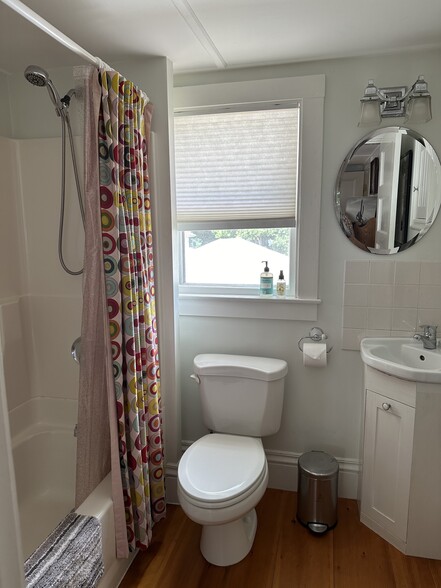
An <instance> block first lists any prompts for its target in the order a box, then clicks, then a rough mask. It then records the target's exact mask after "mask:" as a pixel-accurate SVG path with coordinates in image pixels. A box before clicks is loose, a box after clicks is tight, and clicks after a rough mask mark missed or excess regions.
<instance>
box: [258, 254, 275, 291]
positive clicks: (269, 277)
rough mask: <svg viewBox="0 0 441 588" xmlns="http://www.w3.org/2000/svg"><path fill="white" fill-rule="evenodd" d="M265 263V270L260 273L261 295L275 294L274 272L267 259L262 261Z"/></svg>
mask: <svg viewBox="0 0 441 588" xmlns="http://www.w3.org/2000/svg"><path fill="white" fill-rule="evenodd" d="M262 263H264V264H265V267H264V269H263V272H262V273H261V274H260V295H261V296H272V295H273V274H272V273H271V272H270V270H269V267H268V262H267V261H262Z"/></svg>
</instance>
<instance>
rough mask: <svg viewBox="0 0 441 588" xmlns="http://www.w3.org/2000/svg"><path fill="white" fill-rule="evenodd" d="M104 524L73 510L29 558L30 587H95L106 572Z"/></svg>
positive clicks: (26, 578)
mask: <svg viewBox="0 0 441 588" xmlns="http://www.w3.org/2000/svg"><path fill="white" fill-rule="evenodd" d="M102 551H103V550H102V540H101V525H100V522H99V521H98V519H96V518H95V517H89V516H85V515H79V514H77V513H75V512H73V513H70V514H68V515H67V517H66V518H65V519H64V520H63V521H61V523H60V524H59V525H58V527H57V528H56V529H55V530H54V531H52V533H51V534H50V535H49V537H48V538H47V539H45V540H44V541H43V543H42V544H41V545H40V546H39V547H37V549H36V550H35V551H34V552H33V553H32V554H31V555H30V556H29V557H28V559H27V560H26V561H25V565H24V571H25V580H26V587H27V588H80V587H81V588H94V587H95V586H97V585H98V582H99V580H100V578H101V577H102V575H103V574H104V565H103V556H102Z"/></svg>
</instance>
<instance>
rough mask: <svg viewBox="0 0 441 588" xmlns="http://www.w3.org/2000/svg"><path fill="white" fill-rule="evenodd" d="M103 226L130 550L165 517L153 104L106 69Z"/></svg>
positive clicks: (101, 140)
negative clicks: (152, 173)
mask: <svg viewBox="0 0 441 588" xmlns="http://www.w3.org/2000/svg"><path fill="white" fill-rule="evenodd" d="M100 84H101V109H100V121H99V163H100V197H101V227H102V239H103V254H104V272H105V281H106V293H107V305H108V316H109V327H110V337H111V341H112V355H113V372H114V379H115V394H116V407H117V415H118V434H119V451H120V462H121V463H120V465H121V477H122V485H123V494H124V504H125V512H126V524H127V537H128V543H129V549H130V550H131V551H132V550H134V549H135V548H136V547H138V548H141V549H143V548H144V549H145V548H147V546H148V545H149V543H150V540H151V536H152V527H153V524H154V523H155V522H156V521H158V520H160V519H161V518H162V517H163V516H165V491H164V463H163V439H162V418H161V396H160V376H159V357H158V333H157V324H156V313H155V283H154V263H153V247H152V245H153V244H152V223H151V208H150V204H151V202H150V192H149V172H148V161H147V155H148V153H147V151H148V144H149V141H148V139H149V134H150V121H151V105H150V104H148V98H147V97H146V96H145V94H144V93H143V92H142V91H141V90H139V89H138V88H137V87H136V86H135V85H134V84H133V83H132V82H130V81H128V80H125V79H124V78H123V77H122V76H121V75H120V74H119V73H117V72H115V71H101V75H100Z"/></svg>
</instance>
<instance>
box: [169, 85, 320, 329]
mask: <svg viewBox="0 0 441 588" xmlns="http://www.w3.org/2000/svg"><path fill="white" fill-rule="evenodd" d="M324 97H325V76H324V75H311V76H300V77H292V78H273V79H262V80H252V81H246V82H227V83H214V84H206V85H195V86H182V87H175V88H174V108H175V112H191V111H195V112H199V111H201V110H202V109H204V108H205V109H213V108H216V107H217V108H219V109H222V108H226V107H232V108H240V107H241V106H243V107H244V109H246V108H248V107H249V105H251V104H258V103H281V102H286V103H292V102H293V101H294V100H295V101H297V102H299V104H300V121H299V154H298V157H299V169H298V194H297V210H296V215H297V218H296V243H295V247H294V251H292V250H291V252H290V262H291V269H292V265H294V273H291V275H292V276H295V277H294V283H295V292H294V293H293V295H292V296H287V297H286V298H283V299H279V298H261V297H259V296H258V295H256V296H253V295H249V294H248V295H244V294H243V290H242V292H240V293H237V294H234V293H232V290H233V291H234V289H231V288H230V289H228V288H224V287H222V286H219V288H218V289H217V291H214V292H213V288H212V287H206V286H204V287H203V288H202V289H201V288H198V287H196V288H195V287H193V286H190V287H188V286H187V285H185V284H182V285H180V286H179V312H180V314H181V315H190V316H225V317H248V318H280V319H283V320H316V319H317V306H318V304H319V303H320V299H319V298H318V269H319V233H320V204H321V183H322V182H321V178H322V153H323V110H324ZM176 230H177V229H176ZM180 261H182V260H180ZM209 292H212V293H209Z"/></svg>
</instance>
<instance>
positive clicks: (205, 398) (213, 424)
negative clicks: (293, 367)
mask: <svg viewBox="0 0 441 588" xmlns="http://www.w3.org/2000/svg"><path fill="white" fill-rule="evenodd" d="M287 372H288V364H287V363H286V361H284V360H282V359H272V358H267V357H251V356H247V355H223V354H216V353H210V354H202V355H197V356H196V357H195V358H194V373H195V375H196V376H197V379H198V380H199V392H200V395H201V403H202V413H203V419H204V424H205V425H206V427H208V429H210V430H211V431H215V432H216V433H230V434H232V435H247V436H250V437H264V436H266V435H273V434H274V433H277V431H278V430H279V428H280V422H281V419H282V407H283V394H284V385H285V376H286V374H287Z"/></svg>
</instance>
